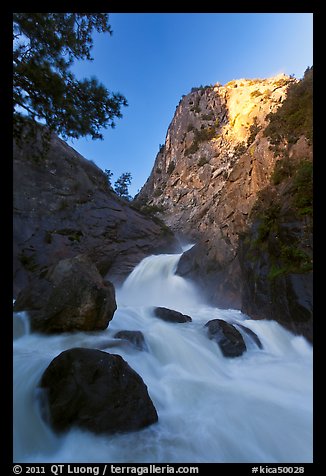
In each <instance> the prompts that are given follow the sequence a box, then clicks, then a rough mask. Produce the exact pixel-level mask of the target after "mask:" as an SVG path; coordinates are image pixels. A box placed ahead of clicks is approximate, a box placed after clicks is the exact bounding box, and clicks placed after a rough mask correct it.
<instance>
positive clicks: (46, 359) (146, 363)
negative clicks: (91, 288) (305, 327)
mask: <svg viewBox="0 0 326 476" xmlns="http://www.w3.org/2000/svg"><path fill="white" fill-rule="evenodd" d="M180 256H181V255H158V256H150V257H148V258H145V259H144V260H143V261H142V262H141V263H140V264H139V265H138V266H137V267H136V268H135V269H134V271H133V272H132V273H131V275H130V276H129V277H128V278H127V279H126V281H125V282H124V284H123V285H122V287H121V288H120V289H117V303H118V309H117V311H116V312H115V314H114V318H113V320H112V321H111V322H110V325H109V327H108V328H107V329H106V330H104V331H101V332H94V333H91V332H87V333H86V332H78V333H74V334H68V333H65V334H61V335H55V336H43V335H40V334H36V333H30V332H29V331H28V328H26V327H24V329H25V331H24V332H22V331H21V330H20V332H19V333H18V334H17V336H16V338H15V340H14V459H15V461H17V462H30V463H31V462H34V463H36V462H44V463H45V462H62V463H65V462H83V463H87V462H98V463H100V462H116V463H146V462H148V463H160V462H161V463H178V462H179V463H182V462H192V463H196V462H197V463H206V462H210V463H214V462H226V463H236V462H262V463H263V462H266V463H267V462H269V463H272V462H275V463H289V462H296V463H300V462H302V463H303V462H311V461H312V347H311V345H310V344H309V343H308V342H307V341H306V340H305V339H304V338H303V337H301V336H295V335H293V334H292V333H291V332H289V331H287V330H286V329H284V328H283V327H282V326H280V325H279V324H278V323H277V322H275V321H266V320H261V321H254V320H251V319H249V318H248V316H246V315H244V314H242V313H241V312H240V311H237V310H234V309H228V310H225V309H223V310H222V309H218V308H214V307H211V306H208V305H207V304H205V302H204V300H203V299H201V297H200V295H199V293H198V291H197V290H196V288H195V287H194V285H193V284H192V283H189V282H188V281H186V280H185V279H183V278H181V277H180V276H176V275H175V269H176V266H177V263H178V260H179V259H180ZM154 306H165V307H168V308H170V309H174V310H177V311H180V312H183V313H186V314H188V315H190V316H191V317H192V322H187V323H183V324H174V323H170V322H165V321H162V320H160V319H159V318H157V317H155V315H154ZM217 318H218V319H223V320H225V321H227V322H230V323H235V324H241V325H245V326H246V327H247V328H248V329H250V330H252V331H253V332H255V333H256V335H257V336H258V337H259V339H260V341H261V343H262V346H263V348H262V349H259V348H258V347H257V345H255V343H254V342H253V341H252V339H251V338H250V335H248V334H246V335H243V337H244V339H245V342H246V345H247V352H245V353H244V354H243V355H242V356H241V357H237V358H226V357H224V356H223V354H222V352H221V350H220V349H219V347H218V345H217V344H216V342H214V341H213V340H209V338H208V337H207V329H206V328H205V324H206V322H207V321H209V320H211V319H217ZM15 319H17V316H15ZM19 319H22V317H21V316H20V317H19ZM23 320H24V319H23ZM238 328H239V329H240V326H239V327H238ZM118 330H139V331H141V332H142V333H143V335H144V338H145V341H146V345H147V351H139V350H137V349H135V348H134V347H132V346H131V345H129V344H128V343H126V342H125V341H121V340H118V339H114V338H113V336H114V334H115V333H116V332H117V331H118ZM71 347H89V348H96V349H101V350H104V351H107V352H112V353H115V354H120V355H121V356H122V357H123V358H124V360H126V361H127V362H128V363H129V365H130V366H131V367H132V368H133V369H134V370H135V371H136V372H138V373H139V374H140V375H141V377H142V378H143V380H144V382H145V384H146V385H147V387H148V392H149V395H150V397H151V399H152V401H153V403H154V405H155V407H156V410H157V413H158V416H159V421H158V423H156V424H154V425H152V426H149V427H147V428H146V429H143V430H141V431H138V432H133V433H126V434H116V435H109V436H106V435H94V434H92V433H90V432H87V431H84V430H80V429H77V428H73V429H71V430H70V431H69V432H67V433H66V434H64V435H62V436H57V435H56V434H54V433H53V432H52V431H51V429H50V428H49V427H47V426H46V425H45V424H44V423H43V421H42V419H41V416H40V413H39V408H38V403H37V402H38V399H37V384H38V381H39V379H40V377H41V375H42V373H43V371H44V370H45V368H46V367H47V366H48V365H49V363H50V362H51V360H52V359H53V358H54V357H56V356H57V355H58V354H59V353H60V352H62V351H63V350H66V349H69V348H71Z"/></svg>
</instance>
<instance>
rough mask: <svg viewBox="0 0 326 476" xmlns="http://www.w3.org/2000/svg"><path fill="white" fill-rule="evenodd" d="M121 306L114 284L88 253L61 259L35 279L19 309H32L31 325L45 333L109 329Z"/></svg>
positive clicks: (20, 299)
mask: <svg viewBox="0 0 326 476" xmlns="http://www.w3.org/2000/svg"><path fill="white" fill-rule="evenodd" d="M116 308H117V305H116V300H115V291H114V287H113V284H112V283H110V282H109V281H105V280H104V279H103V278H102V276H101V275H100V273H99V272H98V270H97V268H96V266H95V265H94V264H93V263H92V262H91V261H90V259H89V258H87V256H85V255H77V256H75V257H74V258H68V259H64V260H61V261H59V262H58V263H57V265H55V266H53V267H51V268H50V269H49V271H48V272H47V273H46V275H45V276H43V277H41V278H36V279H34V280H32V281H31V283H30V285H29V286H27V288H25V289H24V290H23V291H22V292H21V293H20V294H19V295H18V297H17V300H16V302H15V305H14V310H15V311H23V310H24V311H28V314H29V317H30V322H31V329H32V330H34V331H39V332H44V333H56V332H70V331H93V330H103V329H106V328H107V326H108V324H109V322H110V320H111V319H112V317H113V314H114V312H115V310H116Z"/></svg>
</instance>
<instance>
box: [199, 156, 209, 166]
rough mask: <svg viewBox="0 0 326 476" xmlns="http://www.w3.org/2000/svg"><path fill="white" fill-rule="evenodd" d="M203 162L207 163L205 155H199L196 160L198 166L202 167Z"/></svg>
mask: <svg viewBox="0 0 326 476" xmlns="http://www.w3.org/2000/svg"><path fill="white" fill-rule="evenodd" d="M205 164H208V159H207V157H204V156H203V157H200V159H199V160H198V167H202V166H203V165H205Z"/></svg>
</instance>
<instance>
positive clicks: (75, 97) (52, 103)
mask: <svg viewBox="0 0 326 476" xmlns="http://www.w3.org/2000/svg"><path fill="white" fill-rule="evenodd" d="M108 20H109V16H108V14H107V13H14V14H13V38H14V51H13V107H14V134H15V136H17V137H19V136H20V135H21V134H22V130H23V127H24V125H25V123H26V118H30V120H31V121H32V123H34V124H35V122H36V120H38V121H41V122H42V123H45V124H46V125H47V126H48V128H49V129H50V130H51V131H55V132H57V133H58V134H59V135H61V136H62V137H63V138H64V139H66V138H68V137H72V138H79V137H83V136H87V135H90V136H91V137H92V139H103V136H102V134H101V133H100V132H99V131H100V129H101V128H107V127H108V126H110V127H114V126H115V123H114V118H115V117H118V118H120V117H122V115H121V111H120V109H121V106H126V105H127V101H126V99H125V98H124V96H122V95H121V94H119V93H111V92H109V91H108V90H107V89H106V88H105V86H104V85H103V84H101V83H99V81H98V80H97V79H96V78H95V77H91V78H90V79H86V78H84V79H82V80H78V79H77V78H76V77H75V75H74V74H73V73H72V72H71V71H70V68H71V66H72V64H73V62H74V61H75V60H85V59H86V60H92V57H91V54H90V52H91V48H92V46H93V36H92V34H93V31H94V30H95V31H97V32H99V33H110V34H111V33H112V32H111V27H110V25H109V22H108Z"/></svg>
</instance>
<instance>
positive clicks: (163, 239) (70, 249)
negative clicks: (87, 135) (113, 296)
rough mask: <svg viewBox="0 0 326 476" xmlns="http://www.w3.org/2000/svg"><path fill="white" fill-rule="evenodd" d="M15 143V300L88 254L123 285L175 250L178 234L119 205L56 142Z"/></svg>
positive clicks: (89, 166)
mask: <svg viewBox="0 0 326 476" xmlns="http://www.w3.org/2000/svg"><path fill="white" fill-rule="evenodd" d="M22 144H23V145H22V147H18V146H17V144H16V143H15V144H14V219H13V224H14V267H13V273H14V297H16V296H17V294H18V292H19V291H21V290H22V289H23V288H24V287H25V286H26V285H27V284H28V282H29V281H30V279H31V278H32V277H33V276H36V275H37V276H39V275H42V274H43V275H45V274H46V272H47V270H48V268H49V267H50V266H51V265H54V264H56V263H57V262H59V260H61V259H64V258H71V257H73V256H76V255H79V254H85V255H86V256H88V258H90V259H91V261H92V262H93V263H95V265H96V266H97V268H98V269H99V271H100V273H101V274H102V276H106V277H107V278H108V279H110V280H111V281H113V282H114V283H119V282H121V280H122V279H123V278H124V277H125V276H126V275H127V274H128V273H129V272H130V271H131V270H132V269H133V267H134V266H135V265H136V264H137V263H138V262H139V261H140V260H141V259H142V258H144V257H145V256H147V255H148V254H152V253H155V252H167V251H170V252H171V251H175V250H176V249H177V246H178V245H177V244H176V240H175V238H174V237H173V234H172V233H171V232H170V231H169V230H168V228H167V227H166V226H164V225H163V224H162V223H160V222H159V221H153V220H152V219H151V218H149V217H147V216H145V215H144V214H142V213H141V212H139V211H137V210H135V209H133V208H132V207H131V206H130V205H129V204H128V203H127V202H125V201H123V200H120V199H119V197H118V196H117V195H116V194H115V193H113V192H112V191H111V190H110V188H109V187H108V184H107V179H106V176H105V174H104V173H103V172H102V171H101V170H100V169H99V168H98V167H97V166H96V165H95V164H94V163H92V162H90V161H88V160H86V159H85V158H84V157H82V156H81V155H80V154H78V153H77V152H76V151H75V150H74V149H72V148H71V147H69V146H68V145H67V144H66V143H65V142H64V141H62V140H60V139H59V138H58V137H57V136H56V135H53V136H52V138H51V142H50V148H49V150H48V152H47V153H46V154H45V155H44V156H43V157H42V154H40V149H41V148H42V147H41V135H40V132H39V133H38V135H37V136H36V138H35V139H33V140H31V141H30V142H27V141H24V140H23V141H22Z"/></svg>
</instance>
